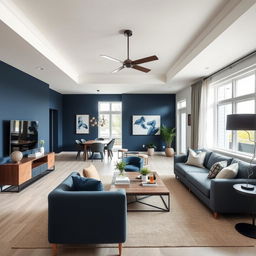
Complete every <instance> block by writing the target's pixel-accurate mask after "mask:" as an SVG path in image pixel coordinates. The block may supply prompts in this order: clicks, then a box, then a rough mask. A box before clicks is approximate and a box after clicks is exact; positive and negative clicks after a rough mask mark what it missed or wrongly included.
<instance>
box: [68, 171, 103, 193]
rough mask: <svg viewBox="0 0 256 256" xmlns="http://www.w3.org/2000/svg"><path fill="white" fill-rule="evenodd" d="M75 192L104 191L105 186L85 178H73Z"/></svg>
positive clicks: (97, 181) (76, 176)
mask: <svg viewBox="0 0 256 256" xmlns="http://www.w3.org/2000/svg"><path fill="white" fill-rule="evenodd" d="M72 179H73V184H74V186H73V187H74V190H76V191H103V190H104V188H103V184H102V183H101V181H99V180H95V179H92V178H84V177H81V176H78V175H75V176H72Z"/></svg>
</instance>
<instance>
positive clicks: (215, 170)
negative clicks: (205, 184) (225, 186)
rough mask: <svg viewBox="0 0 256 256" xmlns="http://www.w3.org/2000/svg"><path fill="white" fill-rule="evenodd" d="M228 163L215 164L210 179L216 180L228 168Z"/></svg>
mask: <svg viewBox="0 0 256 256" xmlns="http://www.w3.org/2000/svg"><path fill="white" fill-rule="evenodd" d="M227 164H228V162H227V161H221V162H217V163H215V164H213V165H212V167H211V169H210V171H209V174H208V178H209V179H214V178H215V177H216V176H217V174H218V173H219V172H220V171H221V170H222V169H223V168H225V167H226V166H227Z"/></svg>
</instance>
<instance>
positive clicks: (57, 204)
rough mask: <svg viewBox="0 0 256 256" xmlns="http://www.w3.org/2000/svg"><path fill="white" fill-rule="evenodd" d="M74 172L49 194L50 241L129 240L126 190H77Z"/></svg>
mask: <svg viewBox="0 0 256 256" xmlns="http://www.w3.org/2000/svg"><path fill="white" fill-rule="evenodd" d="M72 175H79V173H75V172H73V173H71V174H70V175H69V176H68V177H67V178H66V179H65V180H64V181H63V182H62V183H61V184H60V185H59V186H58V187H57V188H55V189H54V190H53V191H52V192H51V193H50V194H49V196H48V240H49V242H50V243H51V244H52V249H53V254H56V253H57V244H96V243H97V244H98V243H103V244H104V243H118V244H119V254H120V255H121V250H122V243H124V242H125V240H126V215H127V209H126V207H127V204H126V194H125V191H124V190H118V191H74V189H73V179H72Z"/></svg>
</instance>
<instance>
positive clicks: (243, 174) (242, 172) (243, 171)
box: [232, 158, 256, 179]
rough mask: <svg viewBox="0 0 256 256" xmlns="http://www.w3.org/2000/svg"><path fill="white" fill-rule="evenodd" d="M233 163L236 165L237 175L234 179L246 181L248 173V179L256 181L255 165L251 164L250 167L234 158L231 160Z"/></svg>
mask: <svg viewBox="0 0 256 256" xmlns="http://www.w3.org/2000/svg"><path fill="white" fill-rule="evenodd" d="M233 163H238V173H237V176H236V178H237V179H248V171H249V173H250V174H252V175H251V176H250V179H256V165H255V164H252V165H251V166H250V163H247V162H244V161H242V160H239V159H236V158H234V159H233V160H232V164H233Z"/></svg>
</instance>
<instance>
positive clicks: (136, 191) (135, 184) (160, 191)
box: [110, 172, 170, 212]
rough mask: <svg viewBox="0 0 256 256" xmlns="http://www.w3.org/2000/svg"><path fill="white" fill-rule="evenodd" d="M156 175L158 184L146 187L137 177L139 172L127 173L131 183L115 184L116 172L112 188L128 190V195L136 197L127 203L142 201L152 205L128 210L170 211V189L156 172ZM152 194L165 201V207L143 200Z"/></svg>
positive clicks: (141, 202)
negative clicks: (147, 207)
mask: <svg viewBox="0 0 256 256" xmlns="http://www.w3.org/2000/svg"><path fill="white" fill-rule="evenodd" d="M154 174H155V177H156V183H157V184H158V186H152V187H144V186H142V185H141V180H140V179H136V177H138V176H139V175H140V173H138V172H126V173H125V175H126V176H127V177H129V179H130V184H128V185H123V184H122V185H121V184H120V185H116V184H115V178H116V176H117V175H118V174H117V173H116V174H114V176H113V180H112V184H111V188H110V190H112V191H113V190H117V189H124V190H125V191H126V195H127V197H134V198H135V200H132V201H129V202H128V203H127V204H128V205H130V204H134V203H140V204H144V205H147V206H149V207H150V209H148V210H145V209H141V210H140V209H129V207H127V208H128V210H127V211H128V212H169V211H170V191H169V190H168V188H167V187H166V186H165V184H164V183H163V181H162V180H161V178H160V177H159V175H158V174H157V173H156V172H154ZM151 196H159V198H160V199H161V201H162V203H163V207H159V206H156V205H152V204H149V203H146V202H144V201H143V200H144V199H146V198H148V197H151Z"/></svg>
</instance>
